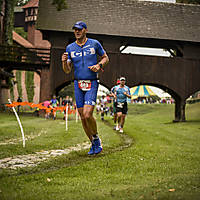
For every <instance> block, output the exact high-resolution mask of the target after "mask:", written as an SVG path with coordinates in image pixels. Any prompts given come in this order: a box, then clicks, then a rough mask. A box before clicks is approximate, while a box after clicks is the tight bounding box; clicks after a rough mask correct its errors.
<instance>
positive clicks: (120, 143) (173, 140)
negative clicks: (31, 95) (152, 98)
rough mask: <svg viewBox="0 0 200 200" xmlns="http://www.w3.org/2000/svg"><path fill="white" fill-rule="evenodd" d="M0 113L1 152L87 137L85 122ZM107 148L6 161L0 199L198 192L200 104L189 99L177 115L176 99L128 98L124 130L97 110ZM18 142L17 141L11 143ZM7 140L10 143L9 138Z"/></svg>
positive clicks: (64, 144) (195, 196)
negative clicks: (131, 101)
mask: <svg viewBox="0 0 200 200" xmlns="http://www.w3.org/2000/svg"><path fill="white" fill-rule="evenodd" d="M61 118H62V117H60V119H58V120H55V121H53V120H45V119H43V118H36V117H33V116H31V115H26V116H25V115H23V116H22V115H20V119H21V120H22V125H23V127H24V133H25V136H26V137H27V138H28V139H27V140H26V147H25V148H23V147H22V141H21V133H20V129H19V127H18V124H17V121H16V119H15V117H14V115H13V114H12V113H11V114H7V113H0V159H3V158H8V157H15V156H17V155H29V154H34V153H35V152H42V151H47V150H52V149H66V148H70V147H73V146H76V145H77V144H82V143H84V142H87V141H88V139H87V137H86V136H85V134H84V133H83V130H82V126H81V122H78V123H76V122H75V119H74V117H73V116H70V121H69V130H68V132H66V131H65V124H64V121H63V120H62V119H61ZM96 118H97V122H98V129H99V135H100V137H101V139H102V141H103V152H102V153H101V154H99V155H96V156H88V155H87V152H88V149H85V150H81V151H73V152H71V153H69V154H67V155H61V156H57V157H55V158H50V159H49V160H47V161H45V162H42V163H41V164H39V165H38V166H36V167H25V168H21V169H20V168H19V169H16V170H11V169H0V199H2V200H8V199H9V200H14V199H17V200H18V199H20V200H36V199H37V200H44V199H45V200H62V199H63V200H67V199H70V200H71V199H74V200H76V199H84V200H85V199H87V200H88V199H95V200H96V199H99V200H100V199H120V200H121V199H124V200H127V199H133V200H135V199H136V200H141V199H145V200H151V199H152V200H154V199H158V200H166V199H167V200H168V199H169V200H177V199H181V200H190V199H191V200H199V199H200V104H199V103H196V104H191V105H187V106H186V120H187V121H186V122H184V123H173V122H172V120H173V119H174V105H166V104H159V105H154V104H151V105H129V113H128V115H127V118H126V123H125V127H124V134H119V133H118V132H116V131H114V130H113V121H112V119H111V118H110V117H109V116H107V117H105V122H101V121H100V116H96ZM12 142H13V143H12ZM3 143H7V144H3Z"/></svg>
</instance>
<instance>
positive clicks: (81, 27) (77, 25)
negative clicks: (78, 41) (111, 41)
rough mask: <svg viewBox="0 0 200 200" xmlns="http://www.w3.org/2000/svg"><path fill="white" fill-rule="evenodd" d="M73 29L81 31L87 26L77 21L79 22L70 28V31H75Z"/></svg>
mask: <svg viewBox="0 0 200 200" xmlns="http://www.w3.org/2000/svg"><path fill="white" fill-rule="evenodd" d="M75 28H78V29H83V28H85V29H87V25H86V23H85V22H82V21H79V22H76V23H75V24H74V26H73V27H72V29H75Z"/></svg>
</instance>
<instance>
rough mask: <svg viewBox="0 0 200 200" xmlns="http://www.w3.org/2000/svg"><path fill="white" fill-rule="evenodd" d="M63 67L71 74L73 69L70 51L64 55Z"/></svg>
mask: <svg viewBox="0 0 200 200" xmlns="http://www.w3.org/2000/svg"><path fill="white" fill-rule="evenodd" d="M62 68H63V70H64V72H65V73H66V74H69V73H70V72H71V70H72V62H71V60H70V59H68V53H63V55H62Z"/></svg>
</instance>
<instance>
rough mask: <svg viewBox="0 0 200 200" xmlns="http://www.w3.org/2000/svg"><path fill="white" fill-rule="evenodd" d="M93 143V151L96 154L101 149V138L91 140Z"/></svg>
mask: <svg viewBox="0 0 200 200" xmlns="http://www.w3.org/2000/svg"><path fill="white" fill-rule="evenodd" d="M93 143H94V153H95V154H98V153H100V152H101V151H102V149H103V148H102V145H101V140H100V139H99V138H98V139H95V140H93Z"/></svg>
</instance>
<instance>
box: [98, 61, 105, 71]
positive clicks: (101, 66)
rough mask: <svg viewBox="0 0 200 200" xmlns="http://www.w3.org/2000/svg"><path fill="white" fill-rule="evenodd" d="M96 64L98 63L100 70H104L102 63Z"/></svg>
mask: <svg viewBox="0 0 200 200" xmlns="http://www.w3.org/2000/svg"><path fill="white" fill-rule="evenodd" d="M98 65H99V67H100V69H101V71H102V72H103V71H104V70H103V65H102V64H101V63H98Z"/></svg>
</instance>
